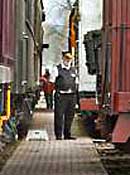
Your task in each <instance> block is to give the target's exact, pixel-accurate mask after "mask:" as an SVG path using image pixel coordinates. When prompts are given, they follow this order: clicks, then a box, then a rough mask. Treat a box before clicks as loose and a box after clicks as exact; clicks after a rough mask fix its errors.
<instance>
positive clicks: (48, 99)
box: [44, 93, 53, 109]
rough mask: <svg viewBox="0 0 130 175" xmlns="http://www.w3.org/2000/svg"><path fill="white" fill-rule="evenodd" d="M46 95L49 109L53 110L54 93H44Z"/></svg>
mask: <svg viewBox="0 0 130 175" xmlns="http://www.w3.org/2000/svg"><path fill="white" fill-rule="evenodd" d="M44 94H45V100H46V107H47V109H52V108H53V93H51V94H48V93H44Z"/></svg>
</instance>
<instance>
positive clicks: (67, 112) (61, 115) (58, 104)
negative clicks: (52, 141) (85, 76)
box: [54, 92, 76, 137]
mask: <svg viewBox="0 0 130 175" xmlns="http://www.w3.org/2000/svg"><path fill="white" fill-rule="evenodd" d="M54 100H55V108H54V131H55V136H56V137H62V134H64V137H69V136H71V125H72V121H73V118H74V112H75V103H76V96H75V94H60V93H58V92H56V93H55V95H54Z"/></svg>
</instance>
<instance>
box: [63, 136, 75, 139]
mask: <svg viewBox="0 0 130 175" xmlns="http://www.w3.org/2000/svg"><path fill="white" fill-rule="evenodd" d="M64 139H65V140H76V137H72V136H68V137H64Z"/></svg>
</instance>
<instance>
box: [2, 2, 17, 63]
mask: <svg viewBox="0 0 130 175" xmlns="http://www.w3.org/2000/svg"><path fill="white" fill-rule="evenodd" d="M14 13H15V0H12V1H8V0H4V1H0V64H2V65H5V66H10V65H12V64H14V57H15V50H14V49H15V47H14V40H15V36H14V35H15V22H14V21H15V14H14Z"/></svg>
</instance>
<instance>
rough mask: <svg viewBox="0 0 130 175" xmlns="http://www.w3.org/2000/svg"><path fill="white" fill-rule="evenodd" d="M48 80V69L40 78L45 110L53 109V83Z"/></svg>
mask: <svg viewBox="0 0 130 175" xmlns="http://www.w3.org/2000/svg"><path fill="white" fill-rule="evenodd" d="M49 79H50V73H49V69H46V70H45V74H44V75H43V77H42V81H43V89H42V90H43V91H44V95H45V100H46V107H47V109H53V90H54V83H52V82H50V81H49Z"/></svg>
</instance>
